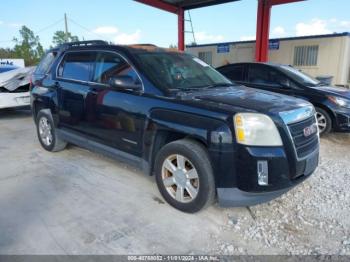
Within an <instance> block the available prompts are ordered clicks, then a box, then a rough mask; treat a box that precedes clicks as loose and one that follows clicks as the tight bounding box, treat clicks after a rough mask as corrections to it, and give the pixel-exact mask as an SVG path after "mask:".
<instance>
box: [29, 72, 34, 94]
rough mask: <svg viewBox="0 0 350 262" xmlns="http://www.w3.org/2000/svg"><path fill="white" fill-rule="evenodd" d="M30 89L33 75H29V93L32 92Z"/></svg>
mask: <svg viewBox="0 0 350 262" xmlns="http://www.w3.org/2000/svg"><path fill="white" fill-rule="evenodd" d="M32 88H33V75H31V76H30V78H29V91H32Z"/></svg>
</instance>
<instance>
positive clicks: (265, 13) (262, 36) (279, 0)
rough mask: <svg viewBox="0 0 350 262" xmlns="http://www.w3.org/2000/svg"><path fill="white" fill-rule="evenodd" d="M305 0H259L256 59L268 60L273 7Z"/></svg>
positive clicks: (258, 60)
mask: <svg viewBox="0 0 350 262" xmlns="http://www.w3.org/2000/svg"><path fill="white" fill-rule="evenodd" d="M300 1H304V0H258V17H257V25H256V49H255V60H256V61H257V62H267V61H268V54H269V34H270V17H271V8H272V6H274V5H282V4H288V3H293V2H300Z"/></svg>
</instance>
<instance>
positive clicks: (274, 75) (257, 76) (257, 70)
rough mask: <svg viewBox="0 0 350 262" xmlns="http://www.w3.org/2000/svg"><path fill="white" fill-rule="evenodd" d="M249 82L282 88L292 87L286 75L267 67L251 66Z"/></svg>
mask: <svg viewBox="0 0 350 262" xmlns="http://www.w3.org/2000/svg"><path fill="white" fill-rule="evenodd" d="M248 82H249V83H252V84H260V85H269V86H276V87H280V88H283V87H288V86H290V81H289V79H288V78H287V77H286V76H285V75H283V74H281V73H280V72H278V71H276V70H274V69H272V68H271V69H270V68H268V67H267V66H260V65H250V66H249V72H248Z"/></svg>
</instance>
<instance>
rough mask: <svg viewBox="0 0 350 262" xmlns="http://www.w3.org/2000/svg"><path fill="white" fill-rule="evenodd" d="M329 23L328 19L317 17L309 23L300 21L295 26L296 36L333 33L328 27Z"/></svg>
mask: <svg viewBox="0 0 350 262" xmlns="http://www.w3.org/2000/svg"><path fill="white" fill-rule="evenodd" d="M328 24H329V23H328V21H327V20H321V19H317V18H315V19H312V20H311V21H310V22H308V23H298V24H297V25H296V26H295V31H296V33H295V34H296V36H306V35H324V34H331V33H332V31H331V30H329V29H328Z"/></svg>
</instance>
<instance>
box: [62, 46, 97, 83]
mask: <svg viewBox="0 0 350 262" xmlns="http://www.w3.org/2000/svg"><path fill="white" fill-rule="evenodd" d="M94 58H95V56H94V54H93V53H92V52H74V53H68V54H66V55H65V57H64V59H63V60H62V62H61V64H60V66H59V68H58V76H59V77H62V78H65V79H72V80H80V81H90V75H91V74H90V73H91V69H92V65H93V62H94Z"/></svg>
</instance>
